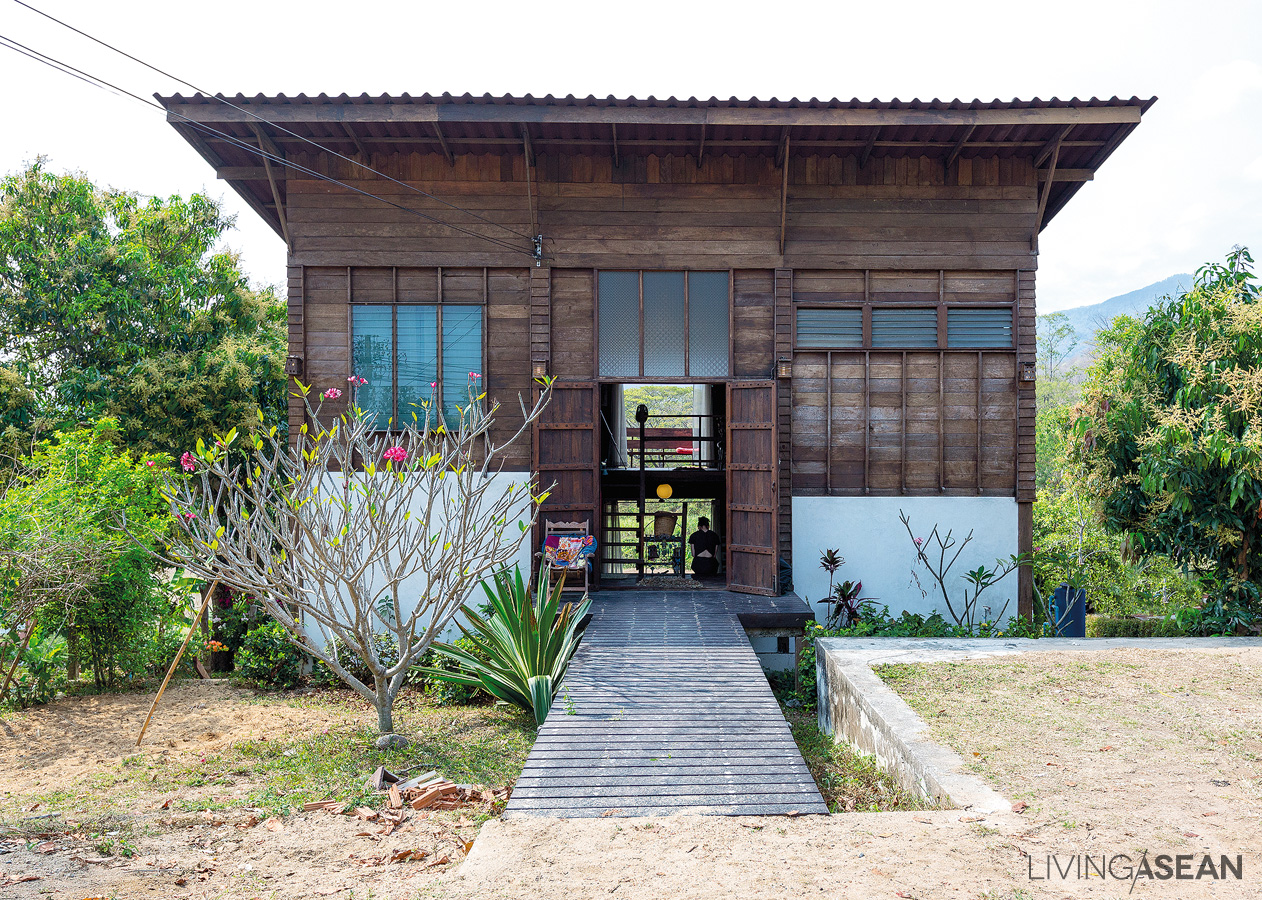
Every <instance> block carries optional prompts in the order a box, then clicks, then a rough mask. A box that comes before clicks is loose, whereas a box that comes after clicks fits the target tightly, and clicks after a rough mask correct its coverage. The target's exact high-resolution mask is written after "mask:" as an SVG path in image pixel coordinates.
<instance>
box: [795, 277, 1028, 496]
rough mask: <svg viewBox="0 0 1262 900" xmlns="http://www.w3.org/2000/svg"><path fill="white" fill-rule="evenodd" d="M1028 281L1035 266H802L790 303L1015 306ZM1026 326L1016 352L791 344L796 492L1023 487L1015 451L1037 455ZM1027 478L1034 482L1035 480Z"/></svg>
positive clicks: (1013, 490) (1008, 490)
mask: <svg viewBox="0 0 1262 900" xmlns="http://www.w3.org/2000/svg"><path fill="white" fill-rule="evenodd" d="M1027 278H1031V279H1032V273H1018V272H1016V271H1013V272H985V271H944V270H939V271H937V272H923V271H872V270H851V271H801V272H794V278H793V302H794V307H795V308H796V307H799V306H810V307H828V306H833V305H845V306H851V307H853V306H856V305H867V306H871V307H889V306H899V305H902V306H908V305H914V306H916V307H924V306H935V307H940V306H945V305H950V306H953V307H959V306H968V305H983V304H984V305H986V306H996V305H1005V306H1012V305H1014V304H1015V303H1016V302H1017V292H1018V283H1020V284H1021V285H1026V284H1027V283H1028V284H1030V285H1031V286H1032V281H1027V280H1026V279H1027ZM1030 312H1031V313H1032V309H1031V310H1030ZM1019 327H1021V328H1024V329H1029V332H1030V336H1029V339H1028V340H1027V341H1026V342H1025V344H1024V345H1021V346H1014V347H1013V349H1011V350H959V349H948V348H947V347H946V344H945V340H943V341H942V343H941V344H940V346H939V348H938V349H915V350H885V349H855V350H832V351H825V350H796V351H795V352H794V354H793V380H792V397H793V402H792V432H793V440H792V451H791V452H792V472H793V475H792V490H793V493H795V494H808V495H810V494H836V495H861V494H908V495H937V494H974V495H976V494H985V495H993V496H1016V495H1017V488H1018V459H1019V458H1021V459H1022V460H1023V466H1024V464H1026V463H1032V460H1033V455H1032V454H1033V431H1032V430H1031V429H1032V427H1033V423H1032V421H1031V422H1030V423H1028V425H1027V423H1025V422H1024V421H1019V418H1018V413H1019V411H1020V407H1019V405H1018V404H1019V402H1026V395H1027V394H1028V395H1029V401H1030V405H1029V406H1028V407H1026V408H1027V409H1030V410H1032V398H1033V393H1032V392H1033V383H1032V382H1028V383H1027V382H1021V381H1020V379H1019V369H1018V363H1019V361H1020V360H1021V359H1023V358H1024V357H1019V351H1020V352H1021V353H1024V354H1025V355H1029V356H1030V361H1033V360H1032V355H1031V354H1032V351H1033V343H1032V342H1033V327H1034V323H1033V321H1032V320H1030V321H1026V322H1023V323H1020V325H1019ZM1022 428H1027V431H1026V432H1024V433H1023V432H1022V431H1021V430H1020V429H1022ZM1019 435H1020V436H1021V440H1022V444H1021V445H1020V446H1019V445H1018V436H1019ZM1026 444H1028V445H1029V446H1028V449H1027V447H1026ZM1022 454H1025V455H1024V456H1022ZM1021 473H1022V474H1023V475H1024V474H1025V470H1024V467H1023V468H1022V469H1021ZM1030 477H1031V478H1032V470H1031V472H1030ZM1023 486H1024V487H1027V488H1028V489H1029V490H1031V491H1032V488H1033V483H1032V481H1030V482H1029V484H1028V485H1023Z"/></svg>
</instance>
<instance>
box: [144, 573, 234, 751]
mask: <svg viewBox="0 0 1262 900" xmlns="http://www.w3.org/2000/svg"><path fill="white" fill-rule="evenodd" d="M217 587H219V579H215V580H214V581H213V582H211V585H210V590H208V591H207V592H206V596H205V597H203V598H202V605H201V606H200V607H199V608H198V610H197V615H195V616H193V621H192V622H190V623H189V626H188V634H186V635H184V643H182V644H180V649H179V650H178V651H176V654H175V659H173V660H172V661H171V668H169V669H167V677H166V678H163V679H162V687H160V688H158V696H156V697H154V698H153V703H152V704H151V705H150V707H149V715H147V716H145V724H143V725H141V726H140V734H139V735H137V736H136V746H137V747H139V746H140V742H141V741H143V740H144V739H145V730H146V729H147V728H148V727H149V720H150V719H152V718H153V711H154V710H155V709H157V708H158V701H159V700H161V699H162V695H163V694H164V693H166V689H167V685H168V684H169V683H170V682H171V676H172V675H174V674H175V669H176V667H177V666H179V664H180V659H181V658H182V657H183V656H184V651H185V649H187V647H188V642H189V641H191V640H192V639H193V632H194V631H196V630H197V624H198V623H199V622H201V620H202V616H203V615H205V614H206V607H207V606H209V605H210V598H211V597H213V596H215V588H217Z"/></svg>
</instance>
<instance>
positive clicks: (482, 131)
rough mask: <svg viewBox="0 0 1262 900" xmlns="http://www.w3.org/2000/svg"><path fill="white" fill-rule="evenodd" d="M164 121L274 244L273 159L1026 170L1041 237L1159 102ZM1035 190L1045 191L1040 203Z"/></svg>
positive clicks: (455, 105) (193, 103)
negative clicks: (832, 161)
mask: <svg viewBox="0 0 1262 900" xmlns="http://www.w3.org/2000/svg"><path fill="white" fill-rule="evenodd" d="M158 99H159V101H160V102H161V103H162V104H163V105H164V106H165V107H166V109H167V119H168V121H169V122H171V124H172V125H173V126H174V127H175V128H176V129H177V130H178V131H179V132H180V133H181V135H183V136H184V137H185V139H186V140H188V141H189V143H191V144H192V145H193V146H194V147H195V148H197V150H198V151H199V152H200V153H201V154H202V156H203V157H204V158H205V159H206V160H207V161H208V162H209V163H210V164H211V165H212V166H213V167H214V168H215V169H216V172H217V174H218V176H219V177H220V178H223V179H226V180H227V181H228V182H229V183H230V184H231V185H232V187H233V188H234V189H235V190H236V191H237V192H238V193H240V194H241V195H242V196H243V197H244V198H245V199H246V201H247V202H249V203H250V205H251V206H252V207H253V208H254V209H255V210H256V211H257V212H258V213H259V214H260V215H262V216H263V217H264V218H265V219H266V220H267V221H268V222H269V223H271V225H272V227H273V228H275V229H276V230H277V231H278V232H283V231H284V223H283V217H282V216H281V215H280V214H279V213H278V209H279V204H280V202H281V201H282V197H283V182H284V180H285V171H284V167H283V166H281V165H278V164H276V163H270V164H269V163H267V162H266V161H264V160H263V159H261V158H260V156H259V153H258V151H257V150H256V149H254V148H258V147H263V148H264V149H267V150H268V151H269V152H272V153H275V154H277V155H284V154H287V153H297V152H311V151H314V150H315V148H314V147H313V146H311V143H310V142H312V141H314V142H315V143H316V144H319V145H320V146H321V147H326V148H328V149H331V150H334V151H336V152H337V153H341V154H344V155H348V156H350V155H356V154H358V155H359V156H360V157H361V158H364V157H366V156H368V155H369V154H372V153H391V152H433V153H442V154H443V155H444V156H446V157H447V158H448V160H449V161H451V162H454V156H455V155H456V154H466V153H470V154H486V153H497V154H521V153H523V152H527V148H530V150H529V152H533V153H548V152H565V153H575V154H609V153H612V154H614V155H615V157H616V156H617V155H618V154H619V153H620V152H621V153H622V154H658V155H666V154H671V153H673V154H677V155H678V154H691V155H694V156H697V157H700V156H701V155H702V154H704V153H711V154H730V155H746V156H749V155H757V156H774V157H776V158H777V161H780V160H781V155H782V153H783V151H784V149H785V147H786V138H788V139H789V140H788V142H787V147H788V153H789V155H790V156H811V155H823V156H842V155H856V156H858V157H859V158H860V160H861V161H862V162H863V163H866V162H867V161H868V159H869V158H873V157H875V158H879V157H889V156H893V157H901V156H929V157H934V158H941V159H943V160H944V161H945V162H946V163H947V164H948V165H950V163H951V162H953V161H954V160H955V159H956V158H978V157H980V158H991V157H1000V158H1003V157H1014V156H1021V157H1029V158H1031V159H1032V160H1033V161H1034V164H1035V168H1037V169H1039V170H1040V177H1039V181H1040V207H1041V209H1042V216H1041V225H1040V227H1042V226H1043V225H1046V224H1047V222H1049V221H1050V220H1051V219H1052V218H1053V217H1054V216H1055V215H1056V213H1057V212H1059V211H1060V210H1061V209H1062V208H1063V207H1064V206H1065V204H1066V203H1068V202H1069V199H1070V198H1071V197H1072V196H1073V195H1074V194H1075V193H1076V192H1077V191H1078V189H1079V188H1081V186H1082V184H1083V183H1084V182H1086V181H1090V180H1092V179H1093V178H1094V175H1095V171H1096V169H1098V168H1099V166H1100V165H1101V164H1102V163H1103V162H1104V160H1105V159H1107V158H1108V157H1109V155H1110V154H1111V153H1112V152H1113V151H1114V150H1115V149H1116V148H1117V147H1118V145H1119V144H1121V142H1122V141H1123V140H1124V139H1125V138H1126V136H1127V135H1129V134H1130V132H1131V131H1133V130H1134V128H1135V127H1136V125H1138V124H1139V122H1140V120H1141V119H1142V117H1143V114H1144V113H1145V112H1146V111H1147V110H1148V108H1149V107H1151V106H1152V104H1153V103H1154V102H1156V98H1155V97H1153V98H1150V99H1146V100H1145V99H1140V98H1137V97H1131V98H1130V99H1126V100H1123V99H1119V98H1117V97H1114V98H1112V99H1109V100H1099V99H1095V98H1092V99H1090V100H1078V99H1071V100H1058V99H1056V98H1053V99H1051V100H1039V99H1034V100H1029V101H1022V100H1013V101H999V100H994V101H989V102H982V101H978V100H973V101H960V100H952V101H939V100H932V101H920V100H912V101H906V102H904V101H898V100H893V101H888V102H886V101H876V100H873V101H870V102H863V101H859V100H850V101H839V100H829V101H819V100H809V101H799V100H796V99H795V100H776V99H771V100H758V99H751V100H736V99H735V98H733V99H731V100H717V99H714V98H711V99H710V100H698V99H695V98H692V99H687V100H678V99H675V98H669V99H665V100H657V99H655V98H652V97H650V98H647V99H642V100H641V99H636V98H633V97H632V98H621V99H620V98H613V97H610V98H605V99H598V98H595V97H586V98H577V97H572V96H571V97H562V98H556V97H551V96H548V97H537V98H536V97H531V96H529V95H527V96H525V97H512V96H503V97H491V96H489V95H488V96H482V97H473V96H470V95H467V94H466V95H464V96H453V95H451V94H442V95H438V96H432V95H429V94H426V95H423V96H419V97H413V96H410V95H408V94H404V95H401V96H386V95H383V96H379V97H370V96H368V95H360V96H358V97H350V96H347V95H345V94H343V95H341V96H338V97H329V96H326V95H324V94H321V95H319V96H316V97H308V96H306V95H299V96H297V97H286V96H284V95H278V96H275V97H266V96H262V95H259V96H255V97H246V96H244V95H240V94H238V95H237V96H236V97H223V96H222V95H219V96H214V97H209V96H205V95H202V94H197V95H194V96H192V97H182V96H180V95H179V94H176V95H175V96H172V97H159V98H158ZM1043 188H1046V190H1044V189H1043Z"/></svg>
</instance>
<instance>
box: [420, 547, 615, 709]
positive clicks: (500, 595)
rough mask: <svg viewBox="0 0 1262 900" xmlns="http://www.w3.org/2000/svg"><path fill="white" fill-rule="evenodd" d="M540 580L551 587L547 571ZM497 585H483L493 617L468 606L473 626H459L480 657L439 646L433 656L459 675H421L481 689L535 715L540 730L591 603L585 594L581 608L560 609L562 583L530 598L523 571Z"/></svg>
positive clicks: (501, 576) (501, 575) (465, 609)
mask: <svg viewBox="0 0 1262 900" xmlns="http://www.w3.org/2000/svg"><path fill="white" fill-rule="evenodd" d="M540 576H541V577H540V579H539V581H540V583H542V584H547V582H548V579H547V577H546V570H545V572H541V573H540ZM493 583H494V589H492V587H491V586H490V585H488V584H487V583H486V582H483V583H482V589H483V590H484V591H485V592H486V596H487V599H488V600H489V606H490V613H489V615H483V614H481V613H479V612H478V611H477V610H476V609H473V608H472V607H470V606H469V605H468V604H465V605H464V606H463V607H462V611H463V612H464V615H465V618H466V619H468V620H469V624H468V625H466V624H464V623H463V622H458V623H457V624H459V626H460V630H461V631H462V632H464V634H465V636H466V637H467V638H469V640H471V641H473V642H474V643H475V644H476V645H477V647H478V650H479V651H480V653H478V654H474V653H470V652H468V651H465V650H462V649H461V648H460V647H457V646H455V645H454V644H446V643H435V644H434V645H433V646H434V650H436V651H437V652H438V653H441V654H442V655H444V656H446V657H448V658H450V659H452V660H454V661H455V662H456V664H457V665H458V666H459V671H456V672H445V671H443V670H441V669H424V670H422V671H424V672H425V674H427V675H430V676H431V677H433V678H437V679H439V680H442V681H451V682H455V683H456V684H463V685H466V686H468V687H474V688H482V689H483V690H485V691H486V692H487V693H489V694H491V695H492V696H494V697H498V698H499V699H500V700H503V701H505V702H507V703H512V704H513V705H515V706H519V707H521V708H522V709H524V710H527V711H529V712H533V713H534V715H535V722H536V723H537V724H539V725H542V724H543V722H544V720H545V719H546V718H547V717H548V711H549V710H550V709H551V708H552V700H553V698H554V697H555V696H556V693H557V691H558V690H559V689H560V687H561V679H563V678H564V677H565V670H566V667H567V666H568V665H569V662H570V657H572V656H573V655H574V651H575V650H577V649H578V641H579V637H580V636H581V633H580V630H579V626H580V625H581V623H582V621H583V617H584V616H586V615H587V611H588V610H589V609H590V608H591V599H590V598H589V597H588V596H587V595H586V594H584V595H583V598H582V599H581V600H580V601H579V602H578V603H577V604H572V603H564V604H563V603H561V590H562V588H563V587H564V585H565V580H564V579H559V580H558V581H557V583H556V585H555V586H553V587H552V589H551V590H549V591H546V592H545V591H543V590H540V591H538V592H537V593H536V595H535V596H534V597H532V596H531V593H530V590H529V589H528V588H527V586H526V583H525V581H524V580H523V579H522V575H521V568H520V567H518V568H517V569H516V570H515V571H514V574H513V575H509V573H508V572H507V571H503V572H499V573H497V574H496V575H495V577H494V579H493ZM479 656H482V657H485V658H479Z"/></svg>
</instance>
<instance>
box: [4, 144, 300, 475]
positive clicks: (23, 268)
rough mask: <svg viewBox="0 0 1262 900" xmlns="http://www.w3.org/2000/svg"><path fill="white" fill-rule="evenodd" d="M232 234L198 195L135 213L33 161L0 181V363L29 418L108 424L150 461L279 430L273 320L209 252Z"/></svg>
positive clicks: (234, 269) (128, 201)
mask: <svg viewBox="0 0 1262 900" xmlns="http://www.w3.org/2000/svg"><path fill="white" fill-rule="evenodd" d="M231 225H232V220H231V219H230V218H227V217H225V216H224V215H223V213H222V212H221V210H220V209H219V206H218V204H217V203H216V202H215V201H214V200H212V199H210V198H208V197H205V196H202V195H200V194H193V195H191V196H190V197H187V198H183V197H179V196H173V197H170V198H168V199H166V200H162V199H159V198H148V199H144V200H142V199H141V198H140V197H138V196H137V195H135V194H129V193H122V192H118V191H112V190H103V189H100V188H97V187H96V186H95V185H93V184H92V183H91V182H90V181H88V179H87V178H85V177H83V176H79V175H57V174H53V173H51V172H49V171H47V170H46V169H45V167H44V164H43V162H42V161H36V162H35V163H33V164H31V165H30V166H28V167H27V168H26V169H24V170H22V171H20V172H18V173H16V174H13V175H10V176H8V177H5V178H4V179H2V180H0V351H2V352H3V355H4V358H5V361H6V364H7V366H8V367H9V368H10V369H11V370H12V371H13V372H16V373H17V374H18V375H19V376H20V377H21V379H22V382H23V386H24V387H25V388H26V389H27V390H29V391H31V392H32V393H33V394H34V395H35V397H36V399H37V403H36V415H35V416H33V417H32V418H34V419H38V420H39V421H41V422H44V423H46V425H45V427H47V424H52V425H57V424H64V423H83V422H90V421H95V420H96V419H98V418H102V417H106V416H108V417H112V418H115V419H116V420H117V421H118V423H119V427H120V429H121V434H122V437H123V439H124V441H125V442H126V443H127V444H129V445H130V446H132V447H133V448H135V449H138V450H141V451H146V452H163V453H172V452H174V451H175V449H176V448H177V447H179V446H182V445H183V444H184V443H185V442H186V441H187V439H188V435H190V434H191V435H204V436H207V437H209V436H210V435H211V434H213V433H216V432H224V431H227V430H228V429H230V428H232V427H237V428H249V427H252V426H253V424H254V423H255V422H256V421H257V415H258V412H259V411H260V410H262V411H263V414H264V418H265V419H266V420H269V421H270V422H277V423H279V422H280V421H281V420H282V417H283V415H284V408H285V383H286V381H285V375H284V358H285V352H286V333H285V327H286V326H285V306H284V303H283V302H282V301H281V300H279V299H278V298H277V297H276V296H275V294H274V292H273V291H272V290H271V289H267V290H263V291H256V290H252V289H251V288H250V286H249V284H248V282H247V280H246V278H245V276H244V275H243V274H242V272H241V270H240V267H239V264H238V260H237V258H236V256H235V255H234V254H232V253H230V252H226V251H219V250H216V247H217V245H218V244H219V242H220V240H221V239H222V238H223V236H224V235H225V233H226V232H227V231H228V229H229V228H231ZM6 377H7V376H6ZM5 388H6V390H9V388H10V386H9V385H8V384H7V382H6V384H5ZM10 393H12V392H11V391H10Z"/></svg>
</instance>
